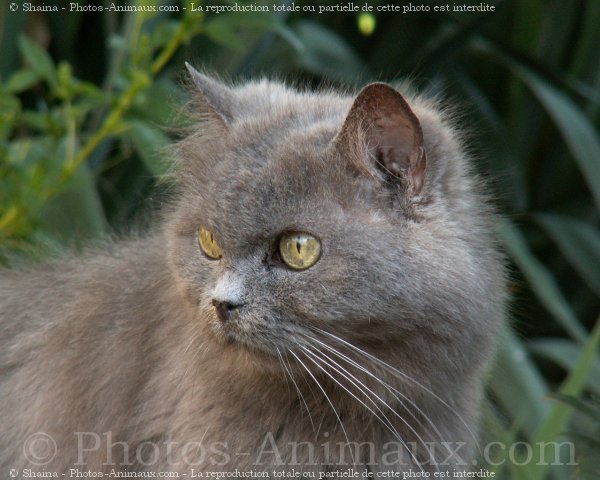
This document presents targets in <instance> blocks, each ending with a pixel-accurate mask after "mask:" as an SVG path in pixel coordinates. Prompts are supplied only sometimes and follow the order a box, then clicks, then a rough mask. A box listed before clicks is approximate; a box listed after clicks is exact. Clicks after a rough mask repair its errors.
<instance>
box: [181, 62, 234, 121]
mask: <svg viewBox="0 0 600 480" xmlns="http://www.w3.org/2000/svg"><path fill="white" fill-rule="evenodd" d="M185 66H186V68H187V70H188V72H189V73H190V76H191V78H192V81H193V82H194V85H195V86H196V88H197V89H198V91H199V92H200V94H201V96H202V100H203V103H204V104H205V108H206V110H207V111H208V113H209V115H210V116H211V117H213V118H215V119H217V120H218V121H219V122H221V123H222V124H223V126H225V127H226V126H227V125H228V124H230V123H231V122H232V121H233V114H232V110H233V97H234V92H233V91H232V90H231V89H230V88H229V87H227V86H225V85H223V84H222V83H219V82H218V81H216V80H215V79H213V78H211V77H209V76H208V75H204V74H203V73H200V72H199V71H197V70H196V69H195V68H194V67H192V65H190V64H189V63H188V62H185Z"/></svg>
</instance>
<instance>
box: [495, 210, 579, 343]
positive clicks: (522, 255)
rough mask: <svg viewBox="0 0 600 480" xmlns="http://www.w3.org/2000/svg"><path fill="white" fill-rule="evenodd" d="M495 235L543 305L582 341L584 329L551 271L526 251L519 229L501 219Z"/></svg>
mask: <svg viewBox="0 0 600 480" xmlns="http://www.w3.org/2000/svg"><path fill="white" fill-rule="evenodd" d="M499 235H500V238H501V239H502V241H503V244H504V246H505V248H506V250H507V251H508V253H509V254H510V256H511V257H512V259H513V260H514V262H515V263H516V264H517V266H518V267H519V270H521V272H522V273H523V275H524V276H525V278H526V279H527V281H528V282H529V285H530V286H531V289H532V290H533V291H534V293H535V294H536V295H537V297H538V298H539V299H540V301H541V302H542V304H543V305H544V307H546V309H547V310H548V311H549V312H550V313H551V314H552V315H553V316H554V318H555V319H556V320H557V321H558V322H559V323H560V325H562V326H563V328H564V329H565V330H566V331H567V332H569V334H570V335H571V336H572V337H573V338H575V339H577V340H579V341H585V339H586V338H587V332H586V331H585V329H584V328H583V327H582V326H581V324H580V323H579V320H578V319H577V316H576V315H575V313H574V312H573V309H572V308H571V306H570V305H569V303H568V302H567V299H566V298H565V297H564V295H563V294H562V292H561V291H560V289H559V288H558V285H557V284H556V281H555V280H554V278H553V277H552V273H551V272H550V271H549V270H548V269H547V268H546V267H545V266H544V264H543V263H542V262H540V261H539V260H538V259H537V258H536V257H535V256H534V255H533V253H532V252H531V251H530V249H529V246H528V245H527V242H526V240H525V238H524V236H523V234H522V233H521V232H520V230H519V229H518V228H517V227H516V226H514V225H513V224H512V223H509V222H508V221H504V222H502V223H501V224H500V228H499Z"/></svg>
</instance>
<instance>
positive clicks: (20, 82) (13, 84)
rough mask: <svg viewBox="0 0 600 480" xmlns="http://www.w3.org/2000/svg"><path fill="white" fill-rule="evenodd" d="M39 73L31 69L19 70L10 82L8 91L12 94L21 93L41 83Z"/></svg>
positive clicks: (7, 87)
mask: <svg viewBox="0 0 600 480" xmlns="http://www.w3.org/2000/svg"><path fill="white" fill-rule="evenodd" d="M39 78H40V77H39V75H38V74H37V72H35V71H34V70H31V69H26V70H18V71H17V72H15V73H13V75H12V76H11V77H10V79H9V80H8V83H7V84H6V91H7V92H10V93H21V92H23V91H25V90H27V89H29V88H31V87H32V86H33V85H35V84H36V83H37V82H38V81H39Z"/></svg>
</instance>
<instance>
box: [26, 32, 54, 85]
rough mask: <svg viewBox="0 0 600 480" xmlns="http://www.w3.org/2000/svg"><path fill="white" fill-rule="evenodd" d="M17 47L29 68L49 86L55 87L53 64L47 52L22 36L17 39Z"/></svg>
mask: <svg viewBox="0 0 600 480" xmlns="http://www.w3.org/2000/svg"><path fill="white" fill-rule="evenodd" d="M19 46H20V47H21V53H22V54H23V56H24V57H25V59H26V60H27V64H28V65H29V67H30V68H31V69H32V70H33V71H34V72H35V73H37V74H38V75H39V76H40V77H42V78H44V79H45V80H47V81H48V83H50V85H53V86H54V85H56V72H55V69H54V62H52V59H51V58H50V55H48V52H46V50H44V49H43V48H42V47H40V46H39V45H38V44H37V43H35V42H34V41H33V40H31V39H30V38H28V37H26V36H24V35H22V36H21V37H20V38H19Z"/></svg>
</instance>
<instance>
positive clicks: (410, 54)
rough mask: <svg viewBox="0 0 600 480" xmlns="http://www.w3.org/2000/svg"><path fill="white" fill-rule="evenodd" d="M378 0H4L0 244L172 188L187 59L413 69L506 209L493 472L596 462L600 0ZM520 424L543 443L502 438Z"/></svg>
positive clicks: (285, 66)
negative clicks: (172, 153)
mask: <svg viewBox="0 0 600 480" xmlns="http://www.w3.org/2000/svg"><path fill="white" fill-rule="evenodd" d="M79 3H80V4H82V5H84V3H82V2H79ZM110 3H111V2H91V1H90V2H89V3H87V5H103V6H104V7H108V6H110ZM244 3H248V2H244ZM272 3H273V2H269V3H265V5H272ZM348 3H351V2H340V5H347V4H348ZM367 3H368V5H371V6H373V7H374V9H373V12H372V13H368V12H359V13H354V12H353V13H322V14H319V13H318V9H319V6H320V5H332V4H334V2H326V1H325V0H321V1H314V2H283V3H281V2H280V3H278V4H279V5H287V6H297V7H300V9H302V7H305V6H314V7H315V10H316V12H314V13H313V12H310V11H306V12H303V11H300V12H289V11H284V12H277V13H275V12H273V11H272V8H271V12H269V13H221V14H215V13H202V12H193V11H192V10H191V8H190V6H191V2H178V1H171V2H169V1H166V0H164V1H162V2H152V1H137V2H135V1H133V0H132V1H130V2H128V5H135V6H143V5H154V6H162V7H166V6H171V7H178V10H179V11H171V12H156V13H139V12H138V13H131V12H129V13H127V12H125V13H124V12H114V11H105V12H102V13H100V12H71V11H69V2H50V1H46V2H44V3H43V4H42V3H37V4H36V3H34V5H46V6H53V5H54V6H57V7H59V9H60V8H62V7H63V6H64V7H66V8H67V10H65V11H62V10H59V12H55V13H52V12H25V11H24V9H25V4H24V3H23V2H21V1H20V0H19V1H16V2H13V3H12V4H10V3H9V2H3V3H2V4H1V5H0V52H1V53H0V262H1V263H3V264H6V265H8V264H12V263H15V262H19V261H20V260H21V259H23V258H30V257H35V258H40V257H44V256H45V255H48V254H49V252H55V251H62V250H64V249H65V248H69V249H71V248H78V247H79V246H80V245H83V244H86V243H87V242H89V241H90V239H95V238H101V237H103V236H106V235H108V234H112V233H114V232H117V234H127V232H129V231H131V230H135V229H139V228H143V223H144V222H146V221H147V220H145V219H147V218H148V215H146V214H145V213H144V212H151V211H153V210H154V209H156V208H157V207H160V204H161V202H162V201H163V200H164V198H165V195H167V193H165V192H167V191H168V182H167V181H165V180H164V179H162V178H161V176H162V175H163V174H164V173H165V172H166V168H167V167H168V165H166V163H165V162H164V159H165V158H166V157H167V156H168V155H167V154H168V151H169V144H170V143H171V142H172V141H173V140H174V139H175V138H176V137H177V134H176V132H175V130H174V129H173V128H172V127H173V126H182V125H183V124H185V118H184V117H183V116H182V115H181V107H182V106H183V105H184V103H185V100H186V95H185V92H184V89H183V88H182V82H181V79H182V76H183V75H184V68H183V65H184V61H186V60H187V61H190V62H191V63H193V64H194V65H195V66H197V67H199V68H201V69H207V70H208V71H211V72H215V73H217V74H219V75H221V76H223V77H224V78H226V79H232V80H234V81H242V80H243V79H245V78H254V77H256V76H260V75H266V76H269V77H277V78H281V79H284V80H287V81H289V82H291V83H294V84H300V85H308V86H312V87H318V86H320V85H333V86H336V87H337V86H340V87H343V86H359V85H361V84H364V83H365V82H367V81H372V80H386V81H394V80H402V79H407V78H408V79H411V80H412V83H413V86H414V87H415V88H416V89H417V90H419V91H423V92H427V94H431V95H437V96H440V97H441V98H443V99H444V103H445V104H449V105H454V106H457V107H458V111H459V112H460V113H461V124H462V128H463V129H464V131H465V132H466V134H467V136H468V137H469V139H470V141H469V148H470V151H471V152H472V155H473V158H475V159H476V162H475V163H476V168H477V170H478V171H479V172H480V173H481V174H482V175H483V176H484V177H485V178H486V180H487V182H488V184H489V186H490V189H491V190H492V191H493V193H494V198H495V199H496V204H497V205H498V207H499V210H500V211H501V212H502V213H503V214H504V217H503V218H504V219H503V220H502V221H501V222H499V224H498V235H499V236H500V238H501V240H502V243H503V245H504V248H505V250H506V252H507V253H508V255H509V257H510V259H511V261H512V270H511V272H512V273H511V284H510V289H511V293H512V297H513V302H512V310H511V311H512V319H511V323H512V326H513V328H512V331H511V332H507V333H506V334H505V337H504V338H503V339H502V341H501V342H500V344H501V347H500V350H499V353H498V359H497V362H496V366H495V367H494V369H493V371H492V372H491V374H490V377H489V387H488V400H487V402H486V408H485V434H486V436H487V437H486V439H487V440H496V441H502V442H505V443H506V445H507V448H506V449H505V450H501V449H496V450H494V455H495V456H494V460H495V461H494V463H496V464H498V465H488V468H490V469H492V470H494V471H495V472H497V474H498V476H497V477H496V478H515V479H527V480H531V479H534V480H535V479H542V478H552V479H557V480H558V479H566V478H600V473H599V472H600V470H599V469H600V467H599V466H598V465H599V464H600V408H599V407H598V401H597V400H596V397H595V396H597V395H598V394H600V357H599V355H598V343H599V341H600V328H599V323H598V315H599V313H600V229H599V208H598V207H599V206H600V139H599V135H598V125H599V124H600V47H599V45H600V1H598V0H572V1H568V2H567V1H564V0H513V1H511V0H504V1H494V2H491V1H490V2H467V5H480V4H486V5H491V6H494V7H495V11H494V12H489V11H488V12H474V13H458V12H434V7H435V6H441V5H449V6H450V7H451V8H452V6H453V5H454V4H457V5H459V4H461V5H462V4H463V2H441V1H428V2H423V3H421V2H412V5H413V6H417V5H424V6H426V7H429V8H430V10H431V11H430V12H420V13H416V12H411V13H401V12H400V13H378V12H377V11H376V8H377V6H381V5H387V4H391V3H394V4H395V5H399V6H400V7H402V6H408V5H409V3H410V2H404V1H402V2H399V1H396V2H383V1H369V2H367ZM114 4H115V5H124V4H123V3H122V2H114ZM195 4H196V5H207V4H212V5H232V4H233V2H224V1H221V0H219V2H212V3H211V2H208V3H206V2H195ZM354 5H358V6H359V7H362V6H363V5H365V2H364V1H361V2H354ZM15 6H16V7H17V8H15ZM183 6H186V7H187V10H186V11H183V9H182V7H183ZM13 9H14V11H13ZM174 10H177V8H176V9H174ZM555 440H556V441H571V442H574V445H575V455H576V463H577V464H578V465H571V466H568V465H567V466H564V465H562V466H561V465H542V463H551V462H548V461H546V462H544V461H543V460H542V457H541V456H543V454H544V453H545V454H546V459H548V458H552V459H554V457H553V455H554V453H553V449H552V448H551V447H550V448H549V449H547V450H546V451H545V452H544V449H543V448H542V447H540V442H549V441H555ZM515 442H527V444H529V445H531V447H527V446H525V444H524V443H519V444H517V445H516V446H515V447H514V448H513V449H512V450H510V452H509V447H510V445H513V444H514V443H515ZM483 444H485V443H483ZM567 450H568V449H563V453H568V451H567ZM569 460H570V458H569V455H563V457H562V459H561V460H559V461H557V462H555V463H569Z"/></svg>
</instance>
